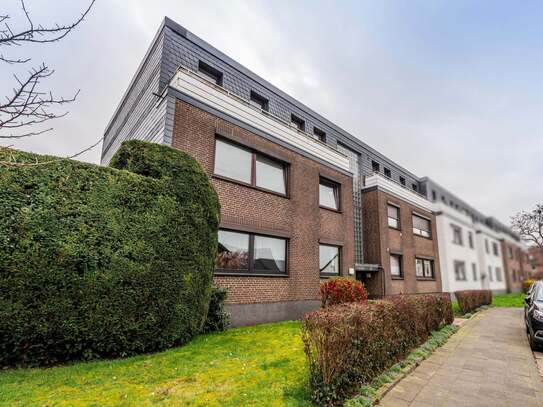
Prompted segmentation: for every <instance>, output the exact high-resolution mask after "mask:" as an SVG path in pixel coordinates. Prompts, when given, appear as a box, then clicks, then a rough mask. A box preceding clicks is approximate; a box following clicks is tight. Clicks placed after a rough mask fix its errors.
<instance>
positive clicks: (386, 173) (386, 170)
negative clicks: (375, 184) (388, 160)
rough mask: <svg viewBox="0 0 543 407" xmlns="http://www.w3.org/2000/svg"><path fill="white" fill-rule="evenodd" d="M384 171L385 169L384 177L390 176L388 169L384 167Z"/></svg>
mask: <svg viewBox="0 0 543 407" xmlns="http://www.w3.org/2000/svg"><path fill="white" fill-rule="evenodd" d="M384 171H385V177H388V178H391V177H392V173H391V172H390V169H388V168H386V167H385V168H384Z"/></svg>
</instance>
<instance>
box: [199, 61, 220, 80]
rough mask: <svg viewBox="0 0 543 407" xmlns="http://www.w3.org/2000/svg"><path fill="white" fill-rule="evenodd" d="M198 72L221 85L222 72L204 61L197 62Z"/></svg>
mask: <svg viewBox="0 0 543 407" xmlns="http://www.w3.org/2000/svg"><path fill="white" fill-rule="evenodd" d="M198 74H199V75H200V76H201V77H203V78H204V79H206V80H208V81H210V82H213V83H216V84H217V85H219V86H222V72H221V71H219V70H218V69H215V68H213V67H212V66H211V65H208V64H206V63H205V62H204V61H199V62H198Z"/></svg>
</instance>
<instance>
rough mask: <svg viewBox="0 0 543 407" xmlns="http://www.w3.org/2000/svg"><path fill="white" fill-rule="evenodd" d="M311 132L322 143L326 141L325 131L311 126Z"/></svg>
mask: <svg viewBox="0 0 543 407" xmlns="http://www.w3.org/2000/svg"><path fill="white" fill-rule="evenodd" d="M313 134H314V135H315V136H316V137H317V138H318V139H319V140H320V141H322V142H323V143H326V133H325V132H324V131H322V130H321V129H318V128H316V127H313Z"/></svg>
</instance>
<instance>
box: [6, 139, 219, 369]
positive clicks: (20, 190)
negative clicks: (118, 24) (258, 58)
mask: <svg viewBox="0 0 543 407" xmlns="http://www.w3.org/2000/svg"><path fill="white" fill-rule="evenodd" d="M8 155H9V156H11V158H15V159H16V160H17V161H18V162H29V163H34V162H36V161H43V160H47V161H48V160H52V157H44V156H38V155H34V154H29V153H24V152H19V151H14V150H6V149H2V150H0V161H2V160H6V159H7V156H8ZM111 166H112V167H113V168H105V167H99V166H96V165H91V164H86V163H81V162H77V161H72V160H66V159H53V161H52V162H50V163H48V164H45V165H36V166H25V167H17V168H6V167H0V293H1V296H0V366H12V365H50V364H54V363H59V362H65V361H68V360H74V359H92V358H99V357H103V358H106V357H118V356H127V355H134V354H139V353H144V352H153V351H158V350H162V349H165V348H168V347H171V346H174V345H177V344H181V343H184V342H186V341H188V340H189V339H190V338H192V337H193V336H194V335H195V334H197V333H199V332H200V330H201V329H202V326H203V323H204V321H205V317H206V313H207V310H208V306H209V300H210V295H211V286H212V273H213V267H214V266H213V264H214V255H215V253H216V249H217V229H218V222H219V209H220V208H219V203H218V198H217V195H216V193H215V191H214V189H213V187H212V185H211V183H210V182H209V179H208V177H207V176H206V174H205V173H204V171H203V170H202V168H201V167H200V166H199V165H198V163H197V162H196V161H195V160H194V159H193V158H191V157H190V156H189V155H187V154H185V153H183V152H180V151H177V150H174V149H171V148H169V147H166V146H161V145H158V144H150V143H144V142H140V141H129V142H126V143H124V144H123V145H122V147H121V149H120V150H119V152H118V153H117V154H116V156H115V157H114V158H113V161H112V163H111Z"/></svg>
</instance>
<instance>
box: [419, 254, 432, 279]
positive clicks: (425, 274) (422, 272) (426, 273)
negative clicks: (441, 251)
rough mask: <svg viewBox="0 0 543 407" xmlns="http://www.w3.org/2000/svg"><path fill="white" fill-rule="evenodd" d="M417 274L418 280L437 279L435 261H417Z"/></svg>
mask: <svg viewBox="0 0 543 407" xmlns="http://www.w3.org/2000/svg"><path fill="white" fill-rule="evenodd" d="M415 272H416V275H417V277H418V278H435V274H434V261H433V260H431V259H421V258H417V259H415Z"/></svg>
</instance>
